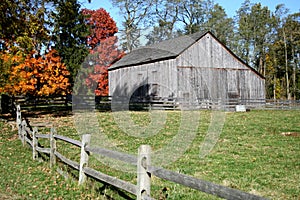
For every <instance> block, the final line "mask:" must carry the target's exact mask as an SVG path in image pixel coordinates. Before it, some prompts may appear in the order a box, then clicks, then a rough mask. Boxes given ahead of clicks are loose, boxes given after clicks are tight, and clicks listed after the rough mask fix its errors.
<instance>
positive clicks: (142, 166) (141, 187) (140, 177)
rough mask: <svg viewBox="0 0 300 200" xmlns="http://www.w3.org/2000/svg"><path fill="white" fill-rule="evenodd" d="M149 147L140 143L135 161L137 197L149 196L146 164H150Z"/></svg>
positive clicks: (149, 177)
mask: <svg viewBox="0 0 300 200" xmlns="http://www.w3.org/2000/svg"><path fill="white" fill-rule="evenodd" d="M150 154H151V147H150V146H149V145H141V146H140V147H139V150H138V161H137V199H138V200H141V199H144V198H143V197H145V196H150V186H151V174H150V173H148V172H147V166H149V165H150V164H151V157H150Z"/></svg>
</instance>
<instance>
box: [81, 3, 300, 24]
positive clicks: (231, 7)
mask: <svg viewBox="0 0 300 200" xmlns="http://www.w3.org/2000/svg"><path fill="white" fill-rule="evenodd" d="M84 1H85V2H86V3H84V4H83V7H85V8H88V9H92V10H96V9H99V8H104V9H105V10H106V11H107V12H109V13H110V15H111V17H112V18H113V19H114V20H115V21H116V22H117V26H118V27H120V25H121V21H122V18H121V17H120V16H119V14H118V9H116V8H114V7H113V6H112V4H111V2H110V1H109V0H92V2H91V3H87V0H84ZM84 1H83V2H84ZM214 2H215V3H218V4H219V5H221V6H222V7H223V8H224V9H225V11H226V13H227V15H228V16H229V17H233V16H234V15H235V14H236V11H237V10H238V9H239V8H240V7H241V5H242V3H243V2H244V0H214ZM259 2H260V3H261V4H262V5H263V6H268V7H269V9H270V10H271V11H274V10H275V7H276V5H278V4H285V6H286V8H288V9H289V10H290V12H291V13H295V12H300V0H251V3H259Z"/></svg>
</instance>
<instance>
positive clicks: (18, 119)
mask: <svg viewBox="0 0 300 200" xmlns="http://www.w3.org/2000/svg"><path fill="white" fill-rule="evenodd" d="M16 112H17V113H16V114H17V117H16V123H17V124H16V125H17V129H18V135H19V139H21V119H22V116H21V107H20V105H17V111H16Z"/></svg>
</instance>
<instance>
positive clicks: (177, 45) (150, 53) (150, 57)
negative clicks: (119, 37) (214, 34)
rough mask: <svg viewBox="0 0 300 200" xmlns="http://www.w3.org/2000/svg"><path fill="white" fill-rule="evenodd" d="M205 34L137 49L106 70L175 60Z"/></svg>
mask: <svg viewBox="0 0 300 200" xmlns="http://www.w3.org/2000/svg"><path fill="white" fill-rule="evenodd" d="M205 34H206V32H205V33H200V32H197V33H194V34H192V35H184V36H181V37H178V38H174V39H170V40H166V41H162V42H160V43H157V44H153V45H149V46H145V47H141V48H137V49H135V50H133V51H132V52H130V53H129V54H127V55H126V56H124V57H123V58H122V59H121V60H119V61H118V62H116V63H115V64H113V65H112V66H111V67H110V68H109V69H108V70H114V69H118V68H123V67H129V66H136V65H140V64H147V63H151V62H157V61H161V60H167V59H172V58H176V57H177V56H178V55H180V54H181V53H182V52H183V51H185V50H186V49H187V48H189V47H190V46H191V45H193V44H194V43H195V42H197V41H198V40H199V39H200V38H201V37H202V36H203V35H205Z"/></svg>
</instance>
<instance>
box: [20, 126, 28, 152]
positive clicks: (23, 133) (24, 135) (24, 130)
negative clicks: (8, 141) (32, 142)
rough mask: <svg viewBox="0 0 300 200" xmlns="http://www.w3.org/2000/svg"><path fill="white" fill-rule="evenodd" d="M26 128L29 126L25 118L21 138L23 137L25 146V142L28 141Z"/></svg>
mask: <svg viewBox="0 0 300 200" xmlns="http://www.w3.org/2000/svg"><path fill="white" fill-rule="evenodd" d="M26 128H27V123H26V121H25V120H23V121H22V123H21V139H22V144H23V147H24V146H25V143H26V139H25V138H26V137H27V134H26Z"/></svg>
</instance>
